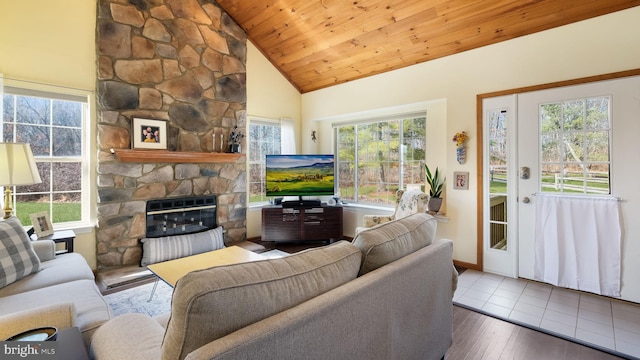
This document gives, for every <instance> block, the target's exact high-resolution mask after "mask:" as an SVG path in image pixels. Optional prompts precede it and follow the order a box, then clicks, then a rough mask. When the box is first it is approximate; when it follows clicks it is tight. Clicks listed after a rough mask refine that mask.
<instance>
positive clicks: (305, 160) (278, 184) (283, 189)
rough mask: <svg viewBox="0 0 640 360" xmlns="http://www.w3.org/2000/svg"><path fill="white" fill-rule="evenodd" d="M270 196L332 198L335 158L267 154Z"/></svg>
mask: <svg viewBox="0 0 640 360" xmlns="http://www.w3.org/2000/svg"><path fill="white" fill-rule="evenodd" d="M265 176H266V195H267V196H277V197H279V196H299V199H300V200H302V197H303V196H321V195H333V194H334V193H335V192H334V182H333V176H334V160H333V155H331V154H328V155H327V154H325V155H267V158H266V174H265Z"/></svg>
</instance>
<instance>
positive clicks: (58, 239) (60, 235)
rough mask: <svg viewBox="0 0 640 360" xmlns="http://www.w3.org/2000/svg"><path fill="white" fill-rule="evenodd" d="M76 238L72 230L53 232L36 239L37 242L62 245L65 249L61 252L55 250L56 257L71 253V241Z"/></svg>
mask: <svg viewBox="0 0 640 360" xmlns="http://www.w3.org/2000/svg"><path fill="white" fill-rule="evenodd" d="M75 238H76V233H74V232H73V230H60V231H55V232H54V233H53V234H51V235H48V236H43V237H41V238H38V240H53V242H55V243H56V244H57V243H64V245H65V247H64V249H61V250H56V255H60V254H66V253H72V252H73V240H74V239H75Z"/></svg>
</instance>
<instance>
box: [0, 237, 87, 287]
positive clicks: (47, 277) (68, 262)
mask: <svg viewBox="0 0 640 360" xmlns="http://www.w3.org/2000/svg"><path fill="white" fill-rule="evenodd" d="M42 241H44V240H38V241H34V243H38V242H42ZM34 245H35V244H34ZM94 279H95V278H94V276H93V271H91V268H90V267H89V264H87V261H86V260H85V259H84V257H83V256H82V255H80V254H78V253H68V254H64V255H58V256H56V257H55V259H53V260H49V261H43V262H41V263H40V270H39V271H38V272H36V273H33V274H31V275H28V276H25V277H24V278H22V279H21V280H20V281H16V282H14V283H13V284H10V285H7V286H5V287H4V288H2V289H0V297H3V296H9V295H13V294H18V293H23V292H25V291H31V290H35V289H40V288H44V287H47V286H51V285H57V284H63V283H66V282H69V281H74V280H91V281H93V280H94Z"/></svg>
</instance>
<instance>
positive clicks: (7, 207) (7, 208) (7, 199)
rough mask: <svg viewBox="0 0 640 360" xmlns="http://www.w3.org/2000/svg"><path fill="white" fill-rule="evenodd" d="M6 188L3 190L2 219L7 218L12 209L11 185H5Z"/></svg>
mask: <svg viewBox="0 0 640 360" xmlns="http://www.w3.org/2000/svg"><path fill="white" fill-rule="evenodd" d="M6 187H7V188H6V189H5V190H4V217H3V219H8V218H10V217H11V215H12V214H13V209H12V208H11V186H10V185H7V186H6Z"/></svg>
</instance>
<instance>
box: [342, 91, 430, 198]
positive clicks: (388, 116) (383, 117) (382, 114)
mask: <svg viewBox="0 0 640 360" xmlns="http://www.w3.org/2000/svg"><path fill="white" fill-rule="evenodd" d="M410 106H411V107H415V106H416V104H413V105H410ZM418 106H420V109H419V110H412V111H409V110H408V109H406V108H405V111H400V110H398V108H389V109H383V110H378V111H374V112H372V113H371V114H372V115H370V116H359V117H357V118H353V117H351V115H346V116H345V118H348V120H343V121H336V122H333V123H331V127H332V134H333V153H334V154H336V166H338V161H339V158H338V157H337V156H338V155H337V154H338V145H339V144H338V140H337V139H338V131H339V128H340V127H344V126H356V129H357V126H358V125H365V124H375V123H380V122H390V121H400V123H401V124H402V121H403V120H405V119H407V118H425V153H426V126H427V121H426V120H427V119H428V117H427V109H426V106H425V105H424V104H423V103H420V104H418ZM423 106H424V108H422V107H423ZM394 109H395V110H398V112H397V113H393V112H390V111H393V110H394ZM375 114H377V116H375ZM356 133H357V131H356ZM356 137H357V135H356ZM398 140H399V141H401V140H402V136H401V137H400V138H399V139H398ZM401 142H402V141H401ZM400 155H401V158H400V161H399V162H398V166H399V168H400V171H401V173H400V175H399V178H400V180H401V181H402V179H404V175H403V173H402V172H403V169H404V164H405V162H406V159H405V156H404V155H405V154H404V152H402V151H401V152H400ZM425 161H426V159H423V162H425ZM357 164H358V161H357V159H356V167H357ZM335 176H336V184H337V187H339V186H340V185H339V184H340V174H339V172H338V171H336V175H335ZM354 183H355V184H357V183H358V172H357V171H356V173H355V174H354ZM406 185H407V184H404V183H402V182H400V183H398V186H399V187H403V186H406ZM356 192H357V187H356ZM349 201H350V204H352V205H353V206H363V207H374V208H379V209H389V208H395V203H394V204H386V205H385V204H371V203H366V202H360V201H358V199H354V200H349Z"/></svg>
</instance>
